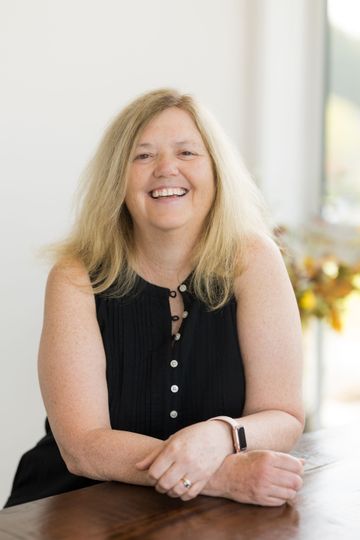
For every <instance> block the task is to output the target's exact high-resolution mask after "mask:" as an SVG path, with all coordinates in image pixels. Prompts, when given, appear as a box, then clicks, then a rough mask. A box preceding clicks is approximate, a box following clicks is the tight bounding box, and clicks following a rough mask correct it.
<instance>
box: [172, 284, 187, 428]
mask: <svg viewBox="0 0 360 540" xmlns="http://www.w3.org/2000/svg"><path fill="white" fill-rule="evenodd" d="M178 291H179V292H180V293H186V291H187V285H186V284H185V283H181V284H180V285H179V286H178ZM174 293H175V294H174ZM170 296H172V297H173V298H174V297H175V296H176V292H175V291H170ZM187 300H188V298H187V294H185V295H183V301H184V310H183V312H182V314H181V316H180V317H179V316H178V315H172V316H171V320H172V321H178V320H179V319H180V318H181V319H182V323H181V326H180V328H179V330H181V331H178V332H177V333H176V334H174V335H173V336H172V337H173V341H172V348H171V350H172V359H171V360H170V362H169V367H170V368H171V375H170V392H171V398H170V400H171V404H172V406H173V408H172V409H171V410H170V411H169V416H170V418H171V419H173V420H175V419H176V418H178V416H179V410H178V399H179V398H178V394H179V391H180V387H179V384H175V383H178V376H179V372H178V370H177V369H176V368H177V367H178V366H179V362H178V360H177V359H176V356H177V354H176V353H177V352H178V350H179V345H180V343H179V342H180V340H181V337H182V331H183V324H184V322H185V319H186V318H187V317H188V315H189V311H188V301H187Z"/></svg>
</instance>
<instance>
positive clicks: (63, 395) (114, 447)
mask: <svg viewBox="0 0 360 540" xmlns="http://www.w3.org/2000/svg"><path fill="white" fill-rule="evenodd" d="M79 285H80V286H81V287H79ZM38 369H39V380H40V388H41V393H42V396H43V400H44V404H45V408H46V412H47V415H48V418H49V422H50V425H51V429H52V431H53V434H54V437H55V440H56V442H57V444H58V447H59V450H60V453H61V455H62V457H63V459H64V461H65V464H66V466H67V468H68V470H69V471H70V472H71V473H73V474H76V475H79V476H85V477H88V478H93V479H96V480H117V481H122V482H127V483H132V484H141V485H151V484H152V482H151V481H150V480H149V478H148V475H147V473H146V472H143V471H139V470H137V469H136V468H135V463H137V462H138V461H140V460H142V459H143V458H144V457H145V456H146V455H148V454H149V452H151V451H152V450H154V449H155V448H159V449H160V447H161V446H162V445H163V444H164V443H163V441H161V440H159V439H155V438H153V437H148V436H146V435H140V434H138V433H132V432H128V431H117V430H113V429H111V425H110V418H109V408H108V392H107V383H106V359H105V352H104V347H103V343H102V338H101V334H100V329H99V325H98V323H97V318H96V308H95V299H94V295H93V292H92V288H91V284H90V281H89V277H88V274H87V272H86V271H85V269H84V267H83V266H82V265H81V264H80V263H72V264H65V263H63V264H57V265H56V266H54V267H53V269H52V270H51V272H50V274H49V278H48V282H47V287H46V295H45V313H44V325H43V331H42V335H41V341H40V350H39V361H38Z"/></svg>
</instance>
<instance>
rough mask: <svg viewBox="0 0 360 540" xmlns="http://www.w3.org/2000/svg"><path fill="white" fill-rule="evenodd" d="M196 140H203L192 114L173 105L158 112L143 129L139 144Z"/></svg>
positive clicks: (198, 141) (199, 142) (200, 142)
mask: <svg viewBox="0 0 360 540" xmlns="http://www.w3.org/2000/svg"><path fill="white" fill-rule="evenodd" d="M169 139H170V140H171V141H174V142H175V140H176V141H177V142H182V141H184V142H185V141H186V142H190V141H192V142H195V143H198V144H202V143H203V140H202V137H201V134H200V132H199V130H198V129H197V127H196V125H195V122H194V121H193V119H192V118H191V116H190V114H189V113H188V112H186V111H183V110H182V109H178V108H177V107H171V108H169V109H166V110H165V111H162V112H161V113H159V114H157V115H156V116H155V117H154V118H152V119H151V120H150V122H149V123H148V124H147V125H146V126H145V127H144V129H143V130H142V132H141V134H140V137H139V140H138V144H144V143H152V142H162V140H166V141H168V140H169Z"/></svg>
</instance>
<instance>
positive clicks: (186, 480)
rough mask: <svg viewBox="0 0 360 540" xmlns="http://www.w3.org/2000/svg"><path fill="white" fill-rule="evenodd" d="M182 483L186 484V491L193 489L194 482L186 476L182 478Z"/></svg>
mask: <svg viewBox="0 0 360 540" xmlns="http://www.w3.org/2000/svg"><path fill="white" fill-rule="evenodd" d="M181 481H182V483H183V484H184V487H186V489H189V488H191V486H192V482H191V481H190V480H189V479H188V478H186V476H184V478H182V479H181Z"/></svg>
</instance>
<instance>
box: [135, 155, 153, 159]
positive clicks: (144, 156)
mask: <svg viewBox="0 0 360 540" xmlns="http://www.w3.org/2000/svg"><path fill="white" fill-rule="evenodd" d="M148 157H150V154H138V155H137V156H135V158H134V159H137V160H144V159H147V158H148Z"/></svg>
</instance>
